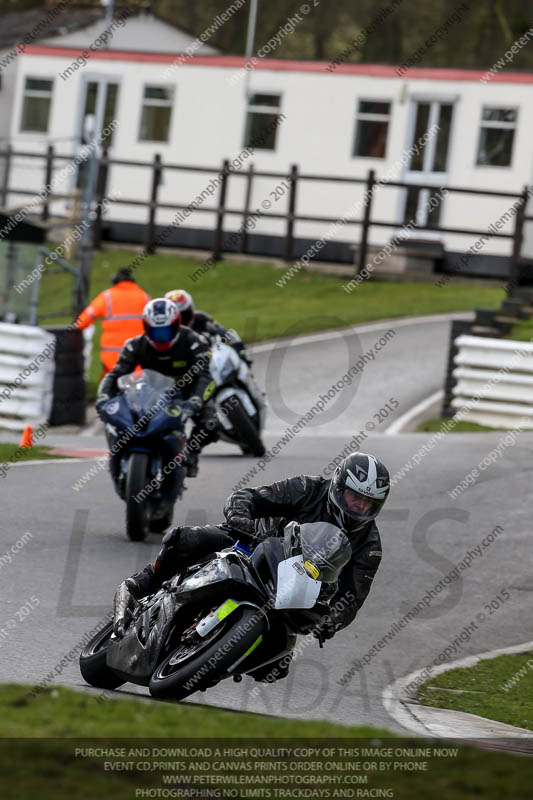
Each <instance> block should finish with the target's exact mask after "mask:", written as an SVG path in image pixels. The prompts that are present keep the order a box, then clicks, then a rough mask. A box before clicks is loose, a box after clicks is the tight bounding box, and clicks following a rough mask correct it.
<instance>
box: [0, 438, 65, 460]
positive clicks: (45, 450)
mask: <svg viewBox="0 0 533 800" xmlns="http://www.w3.org/2000/svg"><path fill="white" fill-rule="evenodd" d="M51 449H52V448H50V447H45V446H44V445H42V444H37V445H35V447H19V445H18V444H14V443H12V442H6V443H0V461H2V462H3V461H37V460H38V459H42V460H43V461H44V460H47V459H56V458H57V455H54V454H53V453H50V450H51Z"/></svg>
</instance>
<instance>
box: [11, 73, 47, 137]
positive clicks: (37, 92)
mask: <svg viewBox="0 0 533 800" xmlns="http://www.w3.org/2000/svg"><path fill="white" fill-rule="evenodd" d="M28 81H49V82H50V84H51V87H50V91H48V90H45V89H27V88H26V84H27V82H28ZM54 84H55V82H54V78H53V76H51V75H50V76H48V75H24V76H23V78H22V102H21V106H20V119H19V133H21V134H27V135H29V136H35V135H36V134H37V135H39V134H41V135H45V134H47V133H48V131H49V129H50V115H51V111H52V101H53V98H54ZM27 97H40V98H43V97H46V98H47V99H49V100H50V104H49V106H48V119H47V120H46V130H44V131H35V130H28V129H27V128H23V127H22V122H23V120H24V108H25V106H26V98H27Z"/></svg>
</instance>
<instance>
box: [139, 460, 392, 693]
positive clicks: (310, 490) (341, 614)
mask: <svg viewBox="0 0 533 800" xmlns="http://www.w3.org/2000/svg"><path fill="white" fill-rule="evenodd" d="M389 490H390V480H389V473H388V471H387V468H386V467H385V466H384V464H382V463H381V461H378V459H377V458H376V457H375V456H372V455H368V454H366V453H351V454H350V455H349V456H347V458H345V459H344V460H343V461H341V462H340V464H339V466H338V467H337V469H336V470H335V472H334V474H333V478H332V479H331V480H328V479H327V478H322V477H320V476H318V475H295V476H293V477H291V478H285V479H281V480H279V481H276V482H275V483H272V484H269V485H266V486H257V487H248V488H246V489H239V490H237V491H236V492H234V493H233V494H232V495H230V497H228V499H227V500H226V502H225V504H224V516H225V518H226V522H225V523H222V524H221V525H183V526H180V527H177V528H171V529H170V530H169V531H168V533H167V534H166V535H165V537H164V539H163V548H162V550H161V551H160V552H159V554H158V556H157V558H156V559H155V561H154V562H153V563H152V564H148V565H147V566H146V567H145V568H144V570H143V571H142V572H140V573H137V574H136V575H133V576H132V577H131V578H128V579H127V580H126V582H125V585H126V586H127V588H128V591H129V592H130V593H131V595H132V596H133V597H135V598H140V597H145V596H146V595H147V594H151V593H152V592H155V591H157V589H158V588H159V587H160V586H161V584H162V582H163V581H165V580H169V579H170V578H171V577H172V576H173V575H175V574H176V573H177V572H178V571H180V570H182V569H184V568H185V567H187V566H190V565H191V564H193V563H195V561H198V560H199V559H201V558H205V557H207V556H208V555H209V554H211V553H213V552H216V551H217V550H222V549H223V548H225V547H231V546H232V545H233V544H234V543H235V541H236V540H237V539H238V538H239V532H240V531H242V532H243V533H245V534H247V535H248V536H253V537H255V539H254V540H255V541H256V542H259V541H260V540H261V539H262V538H263V537H264V536H272V535H274V536H275V535H283V529H284V526H285V525H286V524H287V522H289V521H291V520H295V521H297V522H300V523H305V522H329V523H332V524H334V525H338V526H340V527H342V529H343V530H344V532H345V533H346V535H347V537H348V539H349V541H350V545H351V548H352V556H351V558H350V560H349V562H348V563H347V564H346V565H345V566H344V567H343V569H342V572H341V574H340V577H339V581H338V586H337V591H336V593H335V595H334V596H333V598H332V600H331V605H332V607H334V606H335V604H336V603H337V604H338V605H337V610H335V611H332V612H331V614H330V615H329V618H328V620H327V621H325V623H324V624H323V625H322V626H321V630H320V632H319V635H320V638H322V639H329V638H331V637H332V636H334V635H335V633H337V631H339V630H341V629H342V628H345V627H346V626H347V625H349V624H350V623H351V622H352V621H353V619H354V618H355V616H356V614H357V612H358V611H359V609H360V608H361V606H362V605H363V603H364V602H365V600H366V598H367V596H368V593H369V591H370V587H371V585H372V581H373V579H374V576H375V574H376V572H377V570H378V567H379V565H380V563H381V555H382V553H381V539H380V535H379V531H378V528H377V525H376V522H375V519H376V517H377V515H378V514H379V512H380V511H381V509H382V507H383V504H384V503H385V501H386V499H387V497H388V494H389ZM315 635H316V634H315ZM286 674H287V669H284V670H282V671H281V672H280V671H279V670H277V678H280V677H284V676H285V675H286ZM254 677H256V679H258V680H259V679H261V677H260V676H258V675H254Z"/></svg>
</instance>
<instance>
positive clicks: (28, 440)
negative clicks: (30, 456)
mask: <svg viewBox="0 0 533 800" xmlns="http://www.w3.org/2000/svg"><path fill="white" fill-rule="evenodd" d="M19 447H33V427H32V426H31V425H26V427H25V428H24V431H23V433H22V438H21V440H20V444H19Z"/></svg>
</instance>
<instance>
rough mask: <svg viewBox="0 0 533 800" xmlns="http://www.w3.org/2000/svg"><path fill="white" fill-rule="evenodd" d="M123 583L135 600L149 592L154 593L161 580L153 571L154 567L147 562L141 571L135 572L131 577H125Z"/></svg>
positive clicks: (158, 587) (146, 595)
mask: <svg viewBox="0 0 533 800" xmlns="http://www.w3.org/2000/svg"><path fill="white" fill-rule="evenodd" d="M125 584H126V586H127V587H128V589H129V591H130V594H131V596H132V597H134V598H135V600H140V599H141V598H143V597H148V595H149V594H155V592H157V591H158V590H159V589H160V588H161V581H160V579H159V577H158V576H157V575H156V574H155V573H154V568H153V567H152V565H151V564H148V566H147V567H145V568H144V569H143V570H142V572H137V573H136V574H135V575H132V576H131V578H126V580H125Z"/></svg>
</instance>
